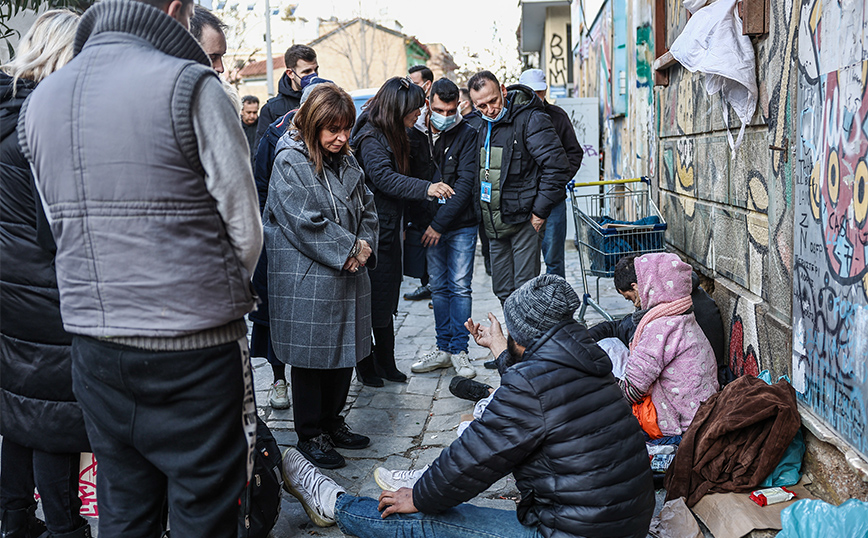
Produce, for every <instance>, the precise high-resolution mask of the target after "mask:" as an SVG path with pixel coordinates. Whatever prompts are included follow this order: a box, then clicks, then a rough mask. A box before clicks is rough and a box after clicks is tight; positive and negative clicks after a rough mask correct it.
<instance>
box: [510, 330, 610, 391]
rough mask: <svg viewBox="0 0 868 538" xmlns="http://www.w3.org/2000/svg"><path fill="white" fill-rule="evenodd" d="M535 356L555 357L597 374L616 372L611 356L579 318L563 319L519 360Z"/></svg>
mask: <svg viewBox="0 0 868 538" xmlns="http://www.w3.org/2000/svg"><path fill="white" fill-rule="evenodd" d="M535 359H536V360H547V361H551V362H554V363H557V364H560V365H562V366H566V367H568V368H573V369H576V370H579V371H581V372H582V373H584V374H587V375H589V376H593V377H603V376H605V375H606V374H609V373H611V372H612V361H611V360H610V359H609V356H608V355H606V353H605V352H604V351H603V350H602V349H601V348H600V347H599V346H598V345H597V344H596V342H594V340H593V339H592V338H591V336H590V335H589V334H588V330H587V329H586V328H585V326H584V325H582V324H580V323H579V322H577V321H575V320H567V321H563V322H561V323H558V324H557V325H555V326H554V327H552V328H551V329H549V331H548V332H546V333H545V334H544V335H542V336H540V337H539V338H538V339H537V340H536V342H534V343H533V344H531V345H530V346H529V347H528V348H527V349H526V350H525V352H524V355H522V358H521V360H520V361H519V363H518V364H521V363H524V362H528V361H532V360H535Z"/></svg>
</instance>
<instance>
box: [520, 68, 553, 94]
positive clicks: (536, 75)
mask: <svg viewBox="0 0 868 538" xmlns="http://www.w3.org/2000/svg"><path fill="white" fill-rule="evenodd" d="M518 83H519V84H524V85H525V86H527V87H528V88H530V89H531V90H533V91H535V92H539V91H543V90H546V89H548V87H549V86H548V84H546V74H545V73H544V72H543V70H542V69H528V70H527V71H525V72H524V73H522V74H521V76H520V77H518Z"/></svg>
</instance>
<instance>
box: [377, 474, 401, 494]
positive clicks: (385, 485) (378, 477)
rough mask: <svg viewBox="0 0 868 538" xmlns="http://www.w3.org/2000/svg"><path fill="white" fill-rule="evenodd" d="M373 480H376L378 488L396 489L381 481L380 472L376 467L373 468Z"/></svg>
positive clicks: (384, 489)
mask: <svg viewBox="0 0 868 538" xmlns="http://www.w3.org/2000/svg"><path fill="white" fill-rule="evenodd" d="M374 482H376V483H377V486H379V487H380V489H381V490H383V491H398V490H397V489H395V486H392V485H389V484H386V483H385V482H381V481H380V473H378V472H377V470H376V469H374Z"/></svg>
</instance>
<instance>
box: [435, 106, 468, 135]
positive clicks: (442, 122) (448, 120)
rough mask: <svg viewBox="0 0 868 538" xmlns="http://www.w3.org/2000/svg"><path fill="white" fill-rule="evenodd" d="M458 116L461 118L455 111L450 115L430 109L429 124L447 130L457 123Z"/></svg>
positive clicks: (440, 129) (439, 129)
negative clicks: (443, 114)
mask: <svg viewBox="0 0 868 538" xmlns="http://www.w3.org/2000/svg"><path fill="white" fill-rule="evenodd" d="M459 118H461V115H460V114H459V113H458V112H457V111H456V112H455V114H453V115H451V116H441V115H440V114H438V113H436V112H433V111H432V112H431V126H432V127H434V128H435V129H437V130H438V131H448V130H449V129H451V128H453V127H455V126H456V125H458V120H459Z"/></svg>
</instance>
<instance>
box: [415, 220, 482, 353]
mask: <svg viewBox="0 0 868 538" xmlns="http://www.w3.org/2000/svg"><path fill="white" fill-rule="evenodd" d="M476 230H477V228H476V226H469V227H467V228H460V229H458V230H452V231H449V232H446V233H444V234H443V235H441V236H440V241H438V242H437V244H436V245H433V246H429V247H428V249H427V250H428V275H429V277H430V282H429V283H428V286H429V287H430V288H431V302H432V303H433V306H434V329H435V330H436V332H437V347H438V348H440V350H441V351H445V352H447V353H453V354H454V353H460V352H462V351H467V342H468V340H469V334H470V333H468V332H467V329H466V328H465V327H464V322H465V321H467V318H469V317H470V311H471V308H472V306H473V300H472V299H471V297H470V281H471V280H472V278H473V259H474V256H475V255H476Z"/></svg>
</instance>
